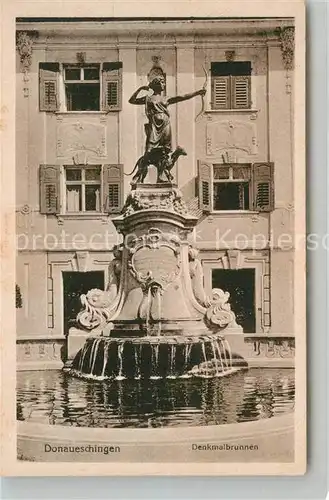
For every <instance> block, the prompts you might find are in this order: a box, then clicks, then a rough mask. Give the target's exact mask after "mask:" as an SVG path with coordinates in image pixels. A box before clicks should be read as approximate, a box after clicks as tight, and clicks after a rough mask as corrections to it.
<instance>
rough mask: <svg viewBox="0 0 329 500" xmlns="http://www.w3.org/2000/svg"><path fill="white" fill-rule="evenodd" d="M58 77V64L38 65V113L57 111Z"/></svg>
mask: <svg viewBox="0 0 329 500" xmlns="http://www.w3.org/2000/svg"><path fill="white" fill-rule="evenodd" d="M58 75H59V63H40V65H39V109H40V111H58V110H59V92H58Z"/></svg>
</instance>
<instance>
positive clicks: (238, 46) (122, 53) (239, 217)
mask: <svg viewBox="0 0 329 500" xmlns="http://www.w3.org/2000/svg"><path fill="white" fill-rule="evenodd" d="M80 50H83V51H84V52H86V60H87V61H88V62H91V63H92V62H97V63H99V62H102V61H115V60H120V61H122V62H123V108H122V111H119V112H110V113H108V114H104V113H102V112H95V113H45V112H40V111H39V96H38V92H39V91H38V79H39V76H38V66H39V62H42V61H49V62H53V61H59V62H75V61H76V52H77V51H80ZM227 50H235V58H236V60H237V61H245V60H250V61H251V63H252V76H251V80H252V83H251V85H252V106H251V110H243V111H235V112H233V113H232V112H228V111H225V110H224V111H216V112H214V111H210V104H209V100H210V94H211V93H210V79H208V84H207V94H206V96H205V113H203V114H202V115H201V116H200V117H199V118H198V119H197V120H195V117H196V115H197V114H198V112H199V111H200V109H201V98H200V97H197V98H195V99H193V100H190V101H187V102H183V103H180V104H178V105H177V106H172V107H171V109H170V111H171V121H172V131H173V146H174V147H175V146H176V144H179V145H181V146H183V147H184V148H186V150H187V152H188V156H187V157H181V158H180V159H179V161H178V164H177V168H176V172H174V173H175V174H176V178H177V180H178V184H179V186H180V187H181V189H182V191H183V194H184V196H185V198H186V199H187V200H188V199H190V198H193V197H195V196H196V190H195V179H196V176H197V160H200V159H201V160H207V161H210V162H214V163H216V162H221V161H222V160H221V157H222V154H223V153H228V155H229V158H230V160H231V161H233V162H241V163H243V162H247V163H254V162H257V161H273V162H274V164H275V210H274V211H273V212H271V213H270V214H266V213H263V214H262V213H253V212H249V213H243V214H241V213H240V214H239V213H235V214H232V213H222V214H210V215H209V216H202V217H201V219H200V222H199V224H198V226H197V235H198V236H197V237H196V239H195V243H196V245H197V246H198V247H199V248H200V249H201V250H204V251H206V252H207V251H212V252H213V253H214V254H215V255H216V252H218V256H219V257H220V252H221V251H222V250H225V246H224V245H223V242H222V241H221V238H222V237H223V235H226V236H225V241H226V242H228V243H229V245H231V247H232V246H233V248H238V249H239V246H238V245H237V244H234V241H242V240H241V238H240V240H239V238H237V235H240V234H242V235H243V240H244V241H245V242H246V247H245V248H243V251H246V252H248V251H250V249H251V248H252V245H253V242H254V241H255V235H260V237H261V238H263V239H264V238H265V239H268V240H270V237H271V235H273V234H274V239H277V237H278V236H279V235H280V234H281V233H282V232H284V233H287V234H289V235H291V233H292V230H293V223H294V218H293V167H292V165H293V153H292V139H293V129H292V123H293V121H292V120H293V116H292V113H293V110H292V92H293V81H292V76H291V74H290V73H289V74H288V73H287V71H286V70H285V68H284V66H283V61H282V53H281V49H280V41H279V39H278V38H277V37H275V36H272V38H271V37H268V38H267V37H266V36H264V37H263V38H262V36H258V35H257V36H255V34H254V33H253V34H247V33H245V34H240V32H239V31H238V30H237V31H235V32H232V33H231V34H229V35H227V36H226V35H225V34H224V35H223V34H221V33H220V32H219V34H218V35H216V34H212V35H211V36H210V35H206V34H205V33H204V34H199V35H195V34H191V33H188V34H187V33H184V32H181V33H178V32H176V34H175V35H170V36H169V35H160V34H159V33H157V31H156V28H154V31H153V33H150V31H149V32H148V34H147V33H146V31H144V30H143V26H142V25H141V29H140V32H139V33H137V32H134V33H129V32H126V33H124V34H123V33H121V34H120V35H117V36H116V35H115V34H112V35H109V34H107V35H106V36H104V34H102V35H101V34H95V32H93V33H92V34H90V36H88V35H83V36H82V35H80V33H79V30H77V31H76V32H74V30H73V31H72V32H71V33H70V35H67V34H66V35H65V34H64V35H59V34H58V35H54V34H52V36H50V37H49V41H47V36H46V35H45V34H44V33H43V34H42V33H41V35H40V37H39V39H38V40H36V41H35V42H34V47H33V54H32V64H31V66H30V68H29V71H28V81H24V75H23V74H22V72H21V67H20V61H19V57H18V58H17V83H16V85H17V101H16V113H17V121H16V141H17V148H16V150H17V151H16V163H17V167H16V168H17V175H16V186H17V199H16V204H17V232H18V234H19V235H21V236H20V239H19V248H22V249H23V250H24V251H23V252H21V253H20V254H19V256H18V264H17V279H16V281H17V283H18V284H19V285H20V286H21V288H22V290H23V301H25V304H28V306H27V305H24V306H23V309H20V310H18V315H17V330H18V334H19V335H31V336H33V335H49V334H56V335H61V334H62V330H61V328H62V326H61V325H62V319H61V313H60V311H61V308H62V304H61V300H62V297H61V296H58V297H57V298H56V301H57V303H56V306H55V307H54V310H55V311H57V313H56V312H55V314H59V317H58V318H57V319H56V320H55V324H56V325H57V326H56V327H55V328H54V329H49V328H48V327H47V298H46V297H47V263H48V264H49V263H51V262H52V261H53V260H54V257H53V254H51V255H48V256H47V254H46V250H47V248H45V247H46V246H48V250H49V251H51V250H55V248H54V245H55V244H56V245H57V250H59V249H60V248H62V249H63V250H64V251H65V252H66V253H65V252H62V253H61V252H59V253H58V255H59V254H62V255H61V257H60V258H61V259H63V260H67V258H68V255H69V258H68V260H70V259H71V260H72V259H73V260H74V258H75V257H74V255H75V253H74V252H73V249H72V247H73V241H72V240H73V238H74V235H75V234H77V233H79V234H80V235H81V234H82V236H83V238H80V243H79V244H78V245H79V248H75V250H78V251H80V250H81V251H82V250H85V249H87V250H90V251H91V252H92V253H91V254H90V255H92V257H91V258H90V259H89V262H90V267H88V270H90V269H94V268H95V265H94V264H93V262H94V256H93V255H94V253H93V252H97V251H99V252H101V254H102V257H101V260H102V261H104V266H105V267H106V264H105V262H108V261H109V260H110V259H111V256H110V253H109V250H110V249H111V247H112V246H113V245H114V244H116V243H118V241H119V239H118V237H117V234H116V232H115V229H114V226H113V224H112V222H111V217H108V216H106V217H104V216H97V217H95V218H93V219H90V218H88V217H80V218H79V217H76V218H70V217H63V218H59V217H56V216H45V215H41V214H40V213H39V180H38V171H39V165H40V164H42V163H45V164H57V165H72V164H73V158H72V150H71V149H70V147H69V146H70V144H69V140H68V137H69V134H70V131H72V130H74V128H75V127H77V126H79V124H82V125H83V126H84V127H85V128H86V127H87V129H88V131H89V135H88V141H90V143H91V144H94V145H95V148H96V146H100V150H101V153H100V154H99V153H95V152H93V151H91V152H89V153H88V159H87V161H88V163H89V164H95V165H97V164H106V163H122V164H123V165H124V170H125V172H130V171H131V170H132V168H133V166H134V164H135V162H136V159H137V158H138V156H140V155H141V154H142V152H143V147H144V130H143V127H144V123H145V122H146V117H145V113H144V109H143V106H132V105H130V104H128V102H127V101H128V99H129V97H130V95H131V94H132V92H133V91H134V90H135V89H136V88H137V87H138V86H140V85H144V84H146V83H147V76H146V75H147V73H148V72H149V71H150V69H151V67H152V64H153V62H152V57H154V56H160V57H161V59H160V65H161V67H162V69H163V71H164V72H165V73H166V79H167V81H166V83H167V95H176V94H183V93H188V92H191V91H194V90H196V89H199V88H201V87H202V85H203V84H204V82H205V75H204V69H203V68H204V67H205V68H206V69H208V70H209V67H210V63H211V61H218V60H225V57H226V56H225V51H227ZM227 128H230V130H233V135H232V137H233V139H232V141H231V143H230V142H226V143H225V142H224V143H223V141H222V136H223V135H225V133H226V131H227ZM235 132H236V136H234V133H235ZM234 137H239V140H238V143H236V139H234ZM297 175H298V172H297ZM129 183H130V178H129V177H127V176H125V178H124V191H125V195H126V194H127V193H128V191H129V189H130V184H129ZM49 234H51V235H53V236H50V237H49V236H47V235H49ZM95 234H97V235H98V236H97V237H96V238H95V236H94V235H95ZM36 235H37V238H36V240H37V241H35V237H36ZM63 235H64V236H63ZM33 237H34V240H33ZM63 238H64V240H65V247H64V246H63V242H62V243H61V240H63ZM77 241H79V237H76V239H75V242H74V243H75V245H77ZM262 241H263V240H262ZM56 242H57V243H56ZM95 244H96V246H97V248H95ZM274 248H275V250H272V249H271V248H269V249H268V248H266V251H268V255H269V262H270V264H269V266H270V275H271V278H270V288H271V294H270V296H271V301H270V308H271V310H270V313H271V331H272V332H283V333H289V332H292V330H293V297H292V286H293V284H292V280H293V266H292V260H293V253H292V251H291V248H290V252H287V251H282V250H280V249H278V248H277V245H276V244H275V243H274ZM27 250H30V252H27ZM42 250H44V252H42ZM240 250H241V248H240ZM206 255H207V254H205V257H206ZM56 258H57V257H56ZM95 258H96V257H95ZM212 259H214V257H212ZM96 260H97V259H96ZM69 265H71V264H69ZM209 265H210V264H209ZM72 266H73V267H72ZM71 267H72V269H74V265H73V264H72V265H71ZM96 267H97V266H96ZM208 267H209V266H208ZM56 279H58V280H60V279H61V277H60V274H57V275H56ZM60 286H61V285H60V284H59V283H56V284H55V287H57V289H58V290H60ZM27 296H28V299H26V297H27ZM259 325H260V326H259V328H260V331H262V329H261V323H259Z"/></svg>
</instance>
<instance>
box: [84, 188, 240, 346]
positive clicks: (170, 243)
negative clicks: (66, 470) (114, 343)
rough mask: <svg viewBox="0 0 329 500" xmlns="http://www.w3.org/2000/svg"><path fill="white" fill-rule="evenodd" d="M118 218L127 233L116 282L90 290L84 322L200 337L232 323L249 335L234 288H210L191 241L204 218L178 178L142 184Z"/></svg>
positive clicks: (132, 333)
mask: <svg viewBox="0 0 329 500" xmlns="http://www.w3.org/2000/svg"><path fill="white" fill-rule="evenodd" d="M113 223H114V225H115V227H116V228H117V230H118V232H119V233H121V234H122V235H123V244H122V245H121V246H120V247H118V248H117V249H116V251H115V260H114V261H113V265H114V275H115V277H116V287H113V283H112V288H111V291H107V292H102V291H100V290H91V291H90V292H88V294H87V295H86V296H83V297H82V300H83V303H84V305H85V310H84V311H82V312H81V313H80V314H79V316H78V320H80V323H81V324H82V325H83V326H85V327H86V328H87V329H89V330H91V331H92V333H93V335H94V334H95V333H96V335H97V334H99V332H100V331H101V332H102V335H104V336H110V337H114V338H138V337H145V336H146V337H163V336H166V337H168V338H169V337H172V338H175V339H177V338H178V337H181V336H183V337H194V338H195V337H198V336H199V337H204V336H206V335H213V334H225V331H226V330H227V331H228V332H232V334H234V336H235V335H238V336H241V339H242V342H243V336H242V335H241V334H242V328H241V327H240V326H238V325H237V324H236V322H235V315H234V313H233V312H232V311H231V309H230V305H229V303H228V299H229V294H228V293H227V292H223V291H222V290H219V289H216V290H213V292H212V296H210V297H207V296H206V294H205V291H204V288H203V271H202V265H201V262H200V261H199V259H198V258H197V250H196V249H194V248H193V247H192V246H191V244H190V243H189V242H188V235H189V233H190V232H191V231H192V230H193V228H194V227H195V225H196V224H197V218H195V217H193V216H192V215H190V214H189V212H188V209H187V207H186V204H185V202H184V200H183V198H182V194H181V192H180V191H179V189H178V188H177V186H176V185H173V184H170V183H161V184H137V185H134V186H133V188H132V191H131V193H130V194H129V195H128V197H127V200H126V203H125V206H124V208H123V210H122V214H121V215H120V216H119V217H117V218H115V219H113ZM114 290H115V292H116V293H114V294H113V291H114ZM78 337H79V339H80V334H79V335H78ZM78 343H80V340H79V341H78Z"/></svg>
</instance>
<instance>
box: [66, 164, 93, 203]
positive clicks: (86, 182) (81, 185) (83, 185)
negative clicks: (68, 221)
mask: <svg viewBox="0 0 329 500" xmlns="http://www.w3.org/2000/svg"><path fill="white" fill-rule="evenodd" d="M65 201H66V203H65V212H66V213H75V212H100V211H101V168H100V167H99V166H97V167H73V168H72V167H66V168H65Z"/></svg>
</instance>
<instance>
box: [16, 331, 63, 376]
mask: <svg viewBox="0 0 329 500" xmlns="http://www.w3.org/2000/svg"><path fill="white" fill-rule="evenodd" d="M65 343H66V339H65V337H64V335H61V336H56V337H55V336H52V335H49V336H46V335H33V334H31V335H29V336H24V337H23V336H21V337H18V338H17V340H16V357H17V370H18V371H23V370H58V369H61V368H62V367H63V365H64V361H65V359H66V344H65Z"/></svg>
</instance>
